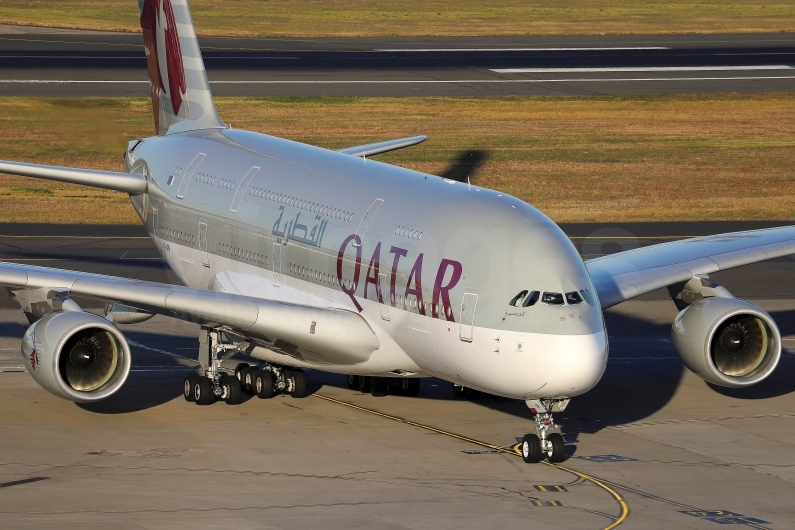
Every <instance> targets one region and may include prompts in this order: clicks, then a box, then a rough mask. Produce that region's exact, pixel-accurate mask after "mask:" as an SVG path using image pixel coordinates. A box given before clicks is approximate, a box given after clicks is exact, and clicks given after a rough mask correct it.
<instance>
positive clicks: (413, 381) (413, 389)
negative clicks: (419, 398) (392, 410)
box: [403, 377, 420, 397]
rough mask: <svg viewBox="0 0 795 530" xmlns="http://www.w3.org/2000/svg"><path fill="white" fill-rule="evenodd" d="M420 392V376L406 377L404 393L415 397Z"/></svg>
mask: <svg viewBox="0 0 795 530" xmlns="http://www.w3.org/2000/svg"><path fill="white" fill-rule="evenodd" d="M419 393H420V380H419V379H418V378H414V377H412V378H410V379H406V385H405V386H404V387H403V394H404V395H406V396H409V397H415V396H416V395H417V394H419Z"/></svg>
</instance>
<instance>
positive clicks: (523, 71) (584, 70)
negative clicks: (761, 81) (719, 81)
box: [491, 64, 795, 74]
mask: <svg viewBox="0 0 795 530" xmlns="http://www.w3.org/2000/svg"><path fill="white" fill-rule="evenodd" d="M793 69H795V68H793V67H792V66H787V65H786V64H768V65H761V66H626V67H625V66H621V67H608V68H492V69H491V71H492V72H497V73H500V74H558V73H560V74H562V73H580V72H582V73H584V74H587V73H594V72H720V71H736V70H793Z"/></svg>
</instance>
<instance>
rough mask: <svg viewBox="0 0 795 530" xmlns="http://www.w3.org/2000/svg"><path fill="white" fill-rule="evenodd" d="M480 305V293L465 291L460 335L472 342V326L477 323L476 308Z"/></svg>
mask: <svg viewBox="0 0 795 530" xmlns="http://www.w3.org/2000/svg"><path fill="white" fill-rule="evenodd" d="M477 306H478V295H476V294H474V293H464V297H463V299H462V300H461V323H460V324H459V333H458V337H459V338H460V339H461V340H463V341H466V342H472V328H473V327H474V325H475V308H476V307H477Z"/></svg>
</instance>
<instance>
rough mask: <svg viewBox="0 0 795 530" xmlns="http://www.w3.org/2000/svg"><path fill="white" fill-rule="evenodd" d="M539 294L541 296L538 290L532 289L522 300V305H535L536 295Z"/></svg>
mask: <svg viewBox="0 0 795 530" xmlns="http://www.w3.org/2000/svg"><path fill="white" fill-rule="evenodd" d="M539 296H541V293H539V292H538V291H532V292H531V293H530V294H529V295H527V297H526V298H525V299H524V302H523V303H522V307H530V306H533V305H535V303H536V302H538V297H539Z"/></svg>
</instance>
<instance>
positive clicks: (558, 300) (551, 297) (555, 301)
mask: <svg viewBox="0 0 795 530" xmlns="http://www.w3.org/2000/svg"><path fill="white" fill-rule="evenodd" d="M541 301H542V302H544V303H545V304H549V305H563V295H562V294H561V293H544V296H542V297H541Z"/></svg>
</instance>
